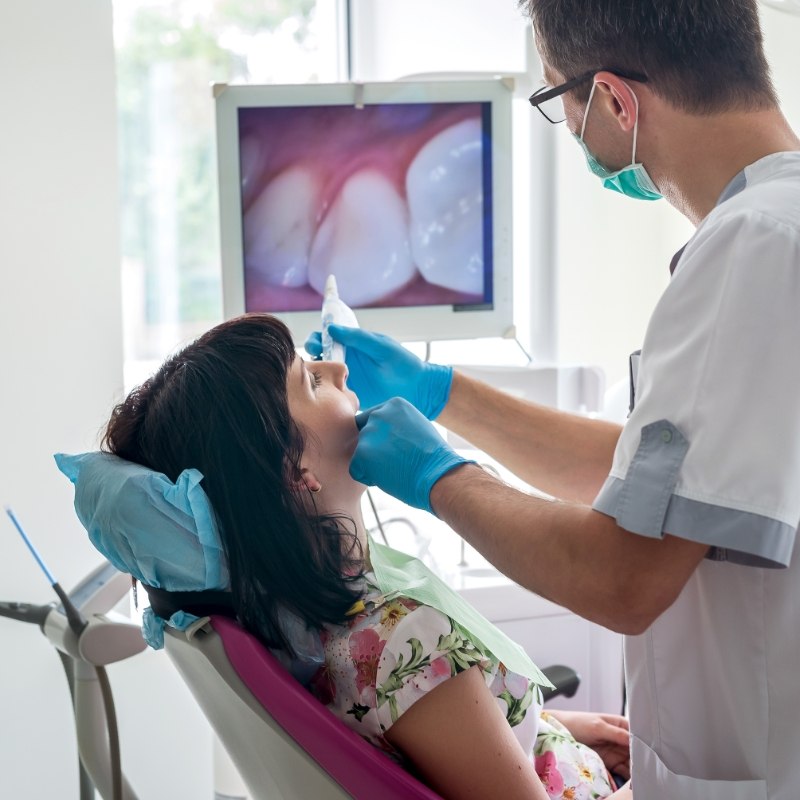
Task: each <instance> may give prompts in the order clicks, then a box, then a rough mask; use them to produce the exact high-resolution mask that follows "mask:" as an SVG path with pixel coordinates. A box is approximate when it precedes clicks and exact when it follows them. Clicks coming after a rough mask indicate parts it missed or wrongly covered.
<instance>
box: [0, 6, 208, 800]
mask: <svg viewBox="0 0 800 800" xmlns="http://www.w3.org/2000/svg"><path fill="white" fill-rule="evenodd" d="M0 74H1V75H3V77H4V81H3V96H2V104H3V111H2V124H0V176H1V177H0V275H1V276H2V282H1V283H0V286H1V287H2V289H0V365H2V376H3V377H2V387H1V388H0V501H1V502H2V503H4V504H8V505H10V506H12V507H13V508H14V510H15V511H16V512H17V515H18V516H19V517H20V519H21V520H22V522H23V524H24V525H25V527H26V528H27V529H28V532H29V534H30V536H31V538H32V539H33V540H34V541H35V543H36V544H37V545H38V547H39V549H40V551H41V552H42V554H43V556H44V558H45V562H46V563H47V564H48V566H49V567H50V569H51V570H52V571H53V572H54V573H55V574H56V577H57V578H58V579H59V580H60V582H61V584H62V585H63V586H64V587H65V588H69V587H71V586H72V585H73V584H75V583H76V582H77V581H78V580H79V579H80V578H81V577H82V576H83V575H84V574H85V573H86V572H87V571H88V570H89V569H90V568H91V567H93V566H94V565H95V564H97V563H98V561H99V558H98V556H97V554H96V552H95V551H94V550H93V549H92V548H91V546H90V545H89V544H88V542H87V540H86V536H85V534H84V532H83V529H82V528H81V527H80V525H79V524H78V522H77V519H76V518H75V516H74V512H73V511H72V490H71V487H70V485H69V483H68V481H67V480H66V479H65V478H63V477H62V476H61V475H60V473H58V471H57V470H56V467H55V464H54V462H53V459H52V454H53V453H54V452H56V451H59V450H63V451H67V452H78V451H81V450H83V449H87V448H91V447H93V446H95V445H96V437H97V433H98V431H99V429H100V427H101V425H102V424H103V422H104V421H105V420H106V419H107V417H108V414H109V411H110V408H111V406H112V403H113V402H114V401H116V400H117V399H119V393H120V391H121V386H122V341H121V322H120V269H119V242H118V239H119V232H118V197H117V150H116V148H117V142H116V106H115V84H114V51H113V42H112V35H111V4H110V2H106V1H103V0H78V2H69V3H65V2H63V0H25V2H3V3H0ZM0 599H2V600H20V601H29V602H36V603H44V602H50V601H51V600H53V599H54V595H53V593H52V591H51V590H50V588H49V586H48V585H47V584H46V582H45V580H44V578H43V576H42V574H41V573H40V572H39V570H38V568H37V567H36V565H35V563H34V561H33V559H32V558H31V557H30V555H29V554H28V552H27V550H25V549H24V547H23V545H22V542H21V540H20V539H19V537H18V535H17V534H16V532H15V531H14V529H13V528H12V527H11V525H10V523H9V522H8V520H7V519H6V517H5V514H3V515H2V517H1V518H0ZM0 641H2V653H3V658H2V660H0V797H3V798H12V797H16V798H25V800H28V799H29V798H30V800H39V798H41V799H42V800H44V798H73V797H77V796H78V783H77V754H76V747H75V737H74V729H73V723H72V710H71V708H70V705H69V695H68V691H67V685H66V681H65V679H64V676H63V673H62V672H61V666H60V663H59V660H58V658H57V656H56V654H55V651H54V650H53V648H52V647H51V646H50V645H49V644H48V643H47V641H46V640H45V638H44V637H43V636H42V634H41V633H40V632H39V630H38V629H37V628H35V627H34V626H29V625H23V624H20V623H17V622H14V621H11V620H6V619H0ZM110 674H111V679H112V684H113V686H114V689H115V690H116V694H117V697H118V700H119V703H120V725H121V728H122V736H123V742H122V747H123V757H124V758H125V759H126V766H127V768H129V772H130V777H131V779H132V782H133V784H134V787H139V789H138V790H139V792H140V794H141V796H142V797H144V798H155V799H156V800H157V799H158V798H159V797H193V798H194V797H197V798H202V797H208V796H209V794H210V786H211V775H210V773H211V767H210V763H211V746H210V734H208V733H207V728H204V723H203V721H202V718H201V717H200V715H199V713H197V714H195V715H194V716H193V715H192V707H191V706H190V704H189V702H188V701H187V700H186V699H185V697H184V696H183V693H185V690H184V689H183V686H182V684H181V682H180V680H179V679H178V678H177V676H176V675H174V674H173V671H172V670H171V668H170V667H169V665H168V664H166V663H163V660H162V659H159V658H158V656H157V654H150V655H148V656H147V657H143V662H142V665H141V666H140V667H137V668H136V669H134V668H133V662H131V663H130V664H126V665H120V666H118V667H116V668H113V669H112V670H110ZM143 678H144V680H142V679H143ZM143 687H146V689H143ZM145 691H146V695H145ZM142 711H144V712H146V713H147V714H148V716H149V717H150V719H152V720H153V727H152V729H151V730H149V731H145V729H144V728H143V726H142V724H141V723H142V720H141V717H142V713H141V712H142ZM176 716H182V717H185V718H186V724H187V726H188V730H189V731H190V732H193V733H192V735H193V736H194V737H195V738H197V739H198V742H199V743H198V744H197V745H196V746H195V747H194V752H192V753H191V754H190V755H191V758H187V754H186V753H185V752H183V748H176V747H175V745H174V741H175V737H174V734H173V735H170V725H171V724H172V723H173V722H174V717H176ZM204 731H205V734H204ZM154 751H155V753H156V754H157V755H156V758H155V759H154V760H153V763H154V764H155V767H156V769H155V772H154V770H153V766H152V765H151V764H148V763H147V762H148V758H149V757H150V756H151V755H152V754H153V752H154ZM181 772H183V773H184V774H183V775H181ZM179 779H180V780H179ZM159 785H160V786H161V787H162V788H160V789H159V788H158V787H159Z"/></svg>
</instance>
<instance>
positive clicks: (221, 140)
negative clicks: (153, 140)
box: [217, 81, 511, 340]
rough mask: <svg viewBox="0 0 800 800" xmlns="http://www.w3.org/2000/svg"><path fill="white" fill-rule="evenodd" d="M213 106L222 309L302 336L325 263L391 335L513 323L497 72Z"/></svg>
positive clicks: (263, 96) (364, 315)
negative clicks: (272, 320)
mask: <svg viewBox="0 0 800 800" xmlns="http://www.w3.org/2000/svg"><path fill="white" fill-rule="evenodd" d="M217 109H218V150H219V165H220V199H221V211H222V234H223V236H222V239H223V284H224V287H225V312H226V315H228V316H231V315H234V314H237V313H241V312H243V311H269V312H271V313H275V314H277V315H278V316H279V317H281V318H282V319H284V321H286V322H287V323H288V324H289V326H290V328H291V329H292V331H293V334H294V335H295V338H296V340H297V339H298V338H299V339H301V340H302V338H305V335H306V334H307V333H308V331H309V330H312V329H313V328H314V327H317V326H318V320H319V310H320V306H321V303H322V292H323V287H324V285H325V281H326V279H327V276H328V275H330V274H333V275H335V276H336V280H337V284H338V287H339V294H340V296H341V298H342V299H343V300H344V301H345V302H346V303H347V304H348V305H350V306H351V307H352V308H353V309H354V310H356V312H357V315H358V317H359V320H360V322H361V324H362V325H363V326H365V327H371V328H373V329H376V330H382V331H384V332H386V333H390V334H392V335H394V336H395V337H397V338H399V339H405V340H408V339H418V340H419V339H437V338H463V337H470V336H480V335H502V334H503V333H504V331H505V330H506V329H508V328H509V327H511V320H510V318H509V317H510V314H509V313H508V311H507V309H508V308H509V307H510V256H509V253H508V251H509V250H510V243H509V242H508V241H507V239H508V238H509V230H510V198H509V197H508V195H510V178H509V176H508V174H507V173H508V170H509V163H508V162H509V150H510V142H509V141H508V139H509V128H510V124H509V120H508V118H507V116H508V115H510V92H509V91H508V90H507V89H505V88H504V87H503V84H502V83H501V82H494V81H490V82H486V81H482V82H460V83H453V82H448V83H435V84H434V83H431V82H419V83H416V84H409V83H403V84H401V83H398V84H376V85H366V86H354V85H352V84H336V85H328V86H323V85H318V86H309V85H305V86H293V87H287V86H272V87H270V86H262V87H248V86H241V87H235V86H232V87H225V88H224V90H223V91H222V92H220V93H219V94H218V104H217ZM501 214H502V215H505V218H503V217H501V216H500V215H501ZM490 318H491V319H492V321H491V322H490ZM476 320H477V322H476ZM487 324H488V325H489V326H490V328H492V330H490V331H488V332H487V330H486V326H487Z"/></svg>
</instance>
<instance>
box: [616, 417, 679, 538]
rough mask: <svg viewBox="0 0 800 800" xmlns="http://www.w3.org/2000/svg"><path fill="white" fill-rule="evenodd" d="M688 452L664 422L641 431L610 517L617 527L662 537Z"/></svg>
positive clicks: (672, 429)
mask: <svg viewBox="0 0 800 800" xmlns="http://www.w3.org/2000/svg"><path fill="white" fill-rule="evenodd" d="M688 449H689V442H688V441H687V439H686V437H685V436H684V435H683V434H682V433H681V432H680V431H679V430H678V429H677V428H676V427H675V426H674V425H673V424H672V423H671V422H668V421H667V420H665V419H663V420H659V421H658V422H652V423H650V425H645V427H644V428H642V439H641V442H640V443H639V448H638V450H637V451H636V454H635V455H634V457H633V461H631V464H630V466H629V467H628V474H627V475H626V476H625V481H624V482H623V484H622V487H621V489H620V492H619V496H618V498H617V503H616V510H615V514H614V516H615V517H616V519H617V522H618V523H619V525H620V527H622V528H625V530H628V531H632V532H633V533H639V534H641V535H642V536H650V537H652V538H659V537H660V536H661V535H662V531H663V530H664V517H665V516H666V513H667V507H668V506H669V501H670V498H671V497H672V493H673V492H674V491H675V486H676V484H677V483H678V473H679V472H680V469H681V464H683V459H684V458H685V457H686V451H687V450H688Z"/></svg>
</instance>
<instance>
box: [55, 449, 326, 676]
mask: <svg viewBox="0 0 800 800" xmlns="http://www.w3.org/2000/svg"><path fill="white" fill-rule="evenodd" d="M55 460H56V464H57V465H58V468H59V469H60V470H61V472H63V473H64V475H66V476H67V477H68V478H69V479H70V481H72V483H73V484H74V486H75V511H76V512H77V514H78V519H80V521H81V523H82V524H83V527H84V528H86V531H87V533H88V534H89V539H90V540H91V542H92V544H93V545H94V546H95V547H96V548H97V549H98V550H99V551H100V552H101V553H102V554H103V555H104V556H105V557H106V558H107V559H108V560H109V561H110V562H111V563H112V564H113V565H114V566H115V567H116V568H117V569H118V570H120V571H121V572H127V573H129V574H130V575H133V576H134V577H135V578H137V579H138V580H140V581H141V582H142V583H144V584H146V585H147V586H152V587H154V588H156V589H164V590H166V591H170V592H201V591H203V590H227V589H229V588H230V576H229V573H228V566H227V562H226V560H225V553H224V551H223V549H222V541H221V539H220V536H219V528H218V526H217V522H216V519H215V517H214V510H213V509H212V507H211V502H210V501H209V499H208V495H206V493H205V492H204V491H203V488H202V487H201V486H200V481H201V480H203V476H202V474H201V473H200V472H199V471H198V470H196V469H187V470H184V471H183V472H182V473H181V474H180V475H179V476H178V480H177V481H176V482H175V483H173V482H172V481H171V480H170V479H169V478H168V477H167V476H166V475H164V474H162V473H160V472H155V471H154V470H151V469H149V468H147V467H142V466H140V465H139V464H134V463H133V462H132V461H126V460H125V459H122V458H119V457H118V456H114V455H111V454H110V453H100V452H93V453H82V454H80V455H75V456H70V455H66V454H64V453H57V454H56V455H55ZM197 619H199V618H198V617H196V616H194V615H192V614H187V613H186V612H184V611H177V612H176V613H175V614H173V615H172V616H171V617H170V618H169V619H168V620H164V619H162V618H161V617H159V616H157V615H156V614H155V613H153V610H152V609H151V608H146V609H145V611H144V613H143V615H142V635H143V636H144V639H145V641H146V642H147V643H148V644H149V645H150V646H151V647H153V648H155V649H156V650H159V649H161V648H162V647H163V646H164V626H165V625H170V626H172V627H174V628H177V629H179V630H186V628H188V627H189V626H190V625H191V624H192V623H193V622H195V621H196V620H197ZM278 624H279V625H280V626H281V629H282V631H283V634H284V636H285V637H286V638H287V640H288V641H289V642H290V643H291V646H292V649H293V650H294V653H295V657H294V658H292V659H290V658H289V657H288V655H287V654H286V653H284V652H279V651H273V652H274V654H275V655H276V656H277V657H278V658H279V659H280V660H281V661H282V662H283V664H284V665H285V666H286V667H287V669H289V670H290V671H291V672H292V674H293V675H294V676H295V677H296V678H297V679H298V680H299V681H300V682H301V683H305V682H307V681H308V680H309V679H310V678H311V677H312V676H313V674H314V673H315V672H316V670H317V669H318V668H319V666H320V665H321V664H322V663H324V661H325V653H324V649H323V647H322V642H321V639H320V636H319V633H318V632H317V631H315V630H312V629H310V628H308V627H307V626H306V624H305V623H304V622H303V621H302V620H301V619H300V618H299V617H297V616H295V615H294V614H292V613H291V612H290V611H289V610H288V609H286V608H282V609H281V610H280V611H279V613H278Z"/></svg>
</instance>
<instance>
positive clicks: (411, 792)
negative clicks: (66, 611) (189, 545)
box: [164, 615, 580, 800]
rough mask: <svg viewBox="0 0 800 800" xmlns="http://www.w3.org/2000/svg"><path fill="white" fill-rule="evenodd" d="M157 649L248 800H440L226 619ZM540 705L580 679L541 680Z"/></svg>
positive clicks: (205, 621) (168, 635) (557, 675)
mask: <svg viewBox="0 0 800 800" xmlns="http://www.w3.org/2000/svg"><path fill="white" fill-rule="evenodd" d="M164 648H165V650H166V652H167V655H168V656H169V658H170V659H171V660H172V662H173V664H174V665H175V667H176V668H177V670H178V672H179V673H180V674H181V676H182V677H183V679H184V681H185V682H186V684H187V686H188V687H189V689H190V690H191V692H192V694H193V695H194V697H195V699H196V700H197V702H198V704H199V705H200V707H201V708H202V710H203V712H204V713H205V715H206V718H207V719H208V720H209V722H210V723H211V725H212V727H213V728H214V730H215V732H216V734H217V735H218V736H219V738H220V740H221V741H222V743H223V744H224V746H225V748H226V750H227V751H228V753H229V755H230V756H231V759H232V760H233V762H234V764H235V765H236V767H237V769H238V770H239V773H240V775H241V776H242V779H243V780H244V782H245V783H246V784H247V786H248V787H249V789H250V791H251V793H252V796H253V798H254V800H308V799H309V798H314V800H340V798H341V799H342V800H344V798H351V797H352V798H355V800H437V798H439V795H438V794H436V792H434V791H433V790H432V789H429V788H428V787H427V786H425V785H424V784H423V783H422V782H421V781H419V780H418V779H417V778H416V777H414V775H412V774H411V773H410V772H407V771H406V770H405V769H403V768H402V767H401V766H400V765H399V764H397V763H396V762H395V761H393V760H392V759H391V758H389V757H388V756H387V755H386V754H385V753H382V752H381V751H380V750H378V749H377V748H375V747H373V746H372V745H370V744H369V743H367V742H366V741H364V740H363V739H362V738H361V737H360V736H358V735H357V734H355V733H353V731H351V730H350V729H349V728H347V727H346V726H345V725H343V724H342V723H341V722H340V721H339V720H338V719H336V718H335V717H334V716H333V714H331V713H330V712H329V711H328V709H326V708H325V707H324V706H323V705H322V704H321V703H320V702H319V701H318V700H317V699H316V698H315V697H314V696H313V695H311V694H310V693H309V692H308V691H307V690H306V689H305V688H304V687H303V686H302V685H301V684H299V683H298V682H297V681H296V680H295V679H294V678H293V677H292V676H291V675H290V674H289V672H288V671H287V670H286V668H285V667H284V666H283V665H282V664H281V663H280V662H279V661H278V660H277V659H276V658H275V656H273V655H272V653H270V652H269V650H267V648H266V647H264V646H263V645H262V644H261V643H260V642H259V641H258V640H257V639H256V638H255V637H254V636H252V635H251V634H249V633H247V632H246V631H245V630H244V629H243V628H242V627H241V626H239V624H238V623H237V622H236V621H235V620H233V619H231V618H228V617H225V616H221V615H212V616H210V617H203V618H201V619H199V620H198V621H197V622H196V623H195V624H194V625H192V626H190V627H189V628H187V629H186V630H185V631H179V630H176V629H174V628H167V629H166V630H165V637H164ZM544 672H545V674H547V676H548V677H549V678H550V679H551V681H552V682H553V683H554V684H555V686H556V688H555V689H554V690H549V691H548V693H547V697H546V699H550V698H552V697H555V696H557V695H566V696H570V697H571V696H572V695H573V694H574V693H575V691H576V690H577V688H578V684H579V681H580V679H579V678H578V676H577V675H576V673H575V672H574V671H573V670H571V669H569V668H567V667H552V668H549V669H546V670H544Z"/></svg>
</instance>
